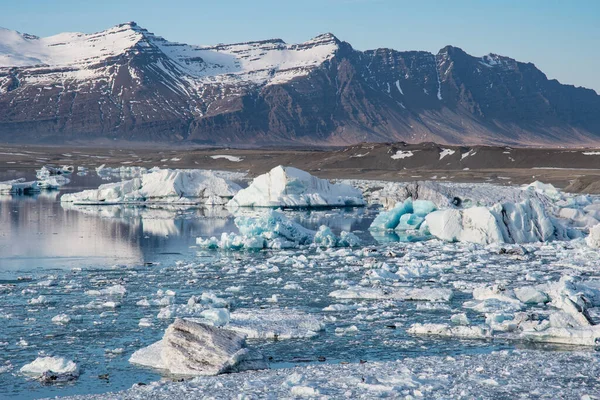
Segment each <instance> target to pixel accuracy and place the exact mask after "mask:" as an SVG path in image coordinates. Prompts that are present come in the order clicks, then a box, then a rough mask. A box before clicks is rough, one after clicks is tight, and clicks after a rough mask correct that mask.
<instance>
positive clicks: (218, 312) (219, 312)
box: [200, 308, 230, 326]
mask: <svg viewBox="0 0 600 400" xmlns="http://www.w3.org/2000/svg"><path fill="white" fill-rule="evenodd" d="M200 316H201V317H202V318H204V319H206V320H209V321H210V322H211V323H212V324H213V325H214V326H224V325H227V323H228V322H229V318H230V317H229V310H228V309H226V308H210V309H208V310H204V311H202V312H201V313H200Z"/></svg>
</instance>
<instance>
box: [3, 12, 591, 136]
mask: <svg viewBox="0 0 600 400" xmlns="http://www.w3.org/2000/svg"><path fill="white" fill-rule="evenodd" d="M599 111H600V96H598V95H597V94H596V93H595V92H594V91H592V90H588V89H583V88H575V87H572V86H567V85H561V84H560V83H558V82H557V81H551V80H548V79H547V78H546V76H545V75H544V74H543V73H542V72H541V71H539V70H538V69H537V68H535V66H534V65H533V64H524V63H519V62H517V61H515V60H513V59H510V58H508V57H502V56H498V55H494V54H490V55H487V56H484V57H481V58H479V57H472V56H469V55H468V54H466V53H464V52H463V51H462V50H460V49H458V48H455V47H451V46H448V47H446V48H444V49H442V50H440V52H439V53H438V54H436V55H434V54H431V53H427V52H418V51H410V52H398V51H395V50H391V49H377V50H369V51H364V52H361V51H357V50H354V49H353V48H352V47H351V46H350V44H348V43H346V42H342V41H340V40H338V39H337V38H336V37H335V36H333V35H332V34H323V35H319V36H317V37H315V38H313V39H311V40H309V41H307V42H304V43H301V44H287V43H285V42H284V41H282V40H280V39H273V40H264V41H255V42H246V43H237V44H229V45H224V44H220V45H216V46H195V45H187V44H182V43H174V42H169V41H168V40H165V39H163V38H161V37H159V36H156V35H154V34H153V33H150V32H148V31H147V30H146V29H143V28H141V27H139V26H138V25H137V24H135V23H134V22H130V23H126V24H121V25H118V26H115V27H113V28H110V29H108V30H106V31H102V32H98V33H93V34H82V33H62V34H59V35H55V36H51V37H47V38H39V37H36V36H33V35H28V34H21V33H18V32H15V31H11V30H6V29H1V28H0V140H1V141H27V142H32V141H57V140H58V141H72V140H77V141H89V140H98V139H106V138H109V139H125V140H144V141H147V140H155V141H169V142H173V141H193V142H198V143H206V144H226V145H238V146H248V145H259V144H281V145H289V144H348V143H355V142H360V141H400V140H404V141H413V142H414V141H438V142H446V143H455V144H459V143H488V144H491V143H503V144H506V143H509V144H559V143H560V144H561V145H565V144H567V145H569V144H571V145H581V144H588V143H597V142H598V139H599V138H600V112H599Z"/></svg>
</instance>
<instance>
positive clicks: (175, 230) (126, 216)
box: [61, 203, 229, 236]
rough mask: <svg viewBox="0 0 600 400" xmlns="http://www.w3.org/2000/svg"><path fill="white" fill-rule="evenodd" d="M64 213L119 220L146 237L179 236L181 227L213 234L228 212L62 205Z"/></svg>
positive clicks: (171, 207)
mask: <svg viewBox="0 0 600 400" xmlns="http://www.w3.org/2000/svg"><path fill="white" fill-rule="evenodd" d="M61 206H62V208H63V209H65V210H71V211H77V212H80V213H83V214H87V215H91V216H95V217H99V218H107V219H114V220H118V221H119V222H121V223H125V224H128V225H131V226H132V227H135V228H141V229H142V232H143V233H144V234H145V235H153V236H178V235H182V234H183V233H184V231H185V228H184V225H195V226H199V227H200V229H199V230H200V231H201V232H202V233H205V234H214V233H216V232H219V231H221V230H222V229H224V228H225V226H226V225H227V223H228V219H227V218H228V217H229V212H228V211H227V210H226V209H224V208H223V207H202V208H196V207H189V206H184V205H160V206H157V205H156V206H153V207H150V206H127V205H110V206H94V205H89V206H79V205H74V204H72V203H61Z"/></svg>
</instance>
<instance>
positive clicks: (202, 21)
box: [0, 0, 600, 92]
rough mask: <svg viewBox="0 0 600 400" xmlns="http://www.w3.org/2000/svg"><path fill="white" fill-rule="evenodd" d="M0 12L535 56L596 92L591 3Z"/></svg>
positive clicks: (216, 38) (208, 36) (186, 37)
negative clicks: (330, 35)
mask: <svg viewBox="0 0 600 400" xmlns="http://www.w3.org/2000/svg"><path fill="white" fill-rule="evenodd" d="M0 9H1V10H2V11H1V13H0V26H2V27H5V28H9V29H15V30H18V31H20V32H27V33H31V34H35V35H38V36H48V35H52V34H55V33H59V32H64V31H79V32H95V31H99V30H103V29H106V28H108V27H110V26H113V25H116V24H118V23H121V22H126V21H131V20H134V21H136V22H137V23H138V24H139V25H141V26H143V27H145V28H147V29H148V30H150V31H151V32H154V33H156V34H157V35H160V36H163V37H165V38H166V39H169V40H172V41H180V42H186V43H190V44H216V43H231V42H240V41H247V40H255V39H268V38H274V37H279V38H282V39H284V40H285V41H286V42H289V43H295V42H302V41H305V40H307V39H309V38H311V37H314V36H316V35H317V34H319V33H323V32H332V33H334V34H335V35H336V36H337V37H338V38H340V39H342V40H345V41H347V42H350V43H351V44H352V45H353V46H354V47H355V48H357V49H360V50H366V49H372V48H377V47H391V48H394V49H397V50H428V51H431V52H437V51H438V50H439V49H440V48H442V47H444V46H445V45H447V44H451V45H454V46H458V47H461V48H462V49H464V50H465V51H467V52H468V53H470V54H472V55H475V56H481V55H484V54H487V53H490V52H491V53H498V54H502V55H506V56H510V57H513V58H515V59H517V60H519V61H529V62H533V63H535V64H536V65H537V66H538V67H539V68H540V69H541V70H542V71H543V72H545V73H546V75H548V77H549V78H556V79H558V80H559V81H561V82H563V83H569V84H574V85H577V86H585V87H589V88H593V89H595V90H596V91H597V92H600V1H598V0H573V1H568V0H564V1H558V0H480V1H475V0H453V1H450V0H448V1H431V0H412V1H404V0H303V1H285V0H279V1H277V0H254V1H252V0H229V1H227V0H220V1H219V0H213V1H208V0H195V1H193V0H180V1H178V0H145V1H142V0H102V1H95V0H89V1H82V0H52V1H49V0H18V1H13V0H0Z"/></svg>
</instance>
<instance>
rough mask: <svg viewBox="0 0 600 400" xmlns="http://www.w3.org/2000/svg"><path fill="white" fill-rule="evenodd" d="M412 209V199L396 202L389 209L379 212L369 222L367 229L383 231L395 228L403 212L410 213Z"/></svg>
mask: <svg viewBox="0 0 600 400" xmlns="http://www.w3.org/2000/svg"><path fill="white" fill-rule="evenodd" d="M412 211H413V204H412V199H406V200H405V201H404V202H403V203H398V204H396V206H395V207H394V208H392V209H391V210H389V211H382V212H380V213H379V214H378V215H377V216H376V217H375V219H374V220H373V222H372V223H371V226H370V227H369V230H372V231H378V230H381V231H384V230H391V229H396V227H397V226H398V224H399V223H400V217H402V216H403V215H404V214H408V213H412Z"/></svg>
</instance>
